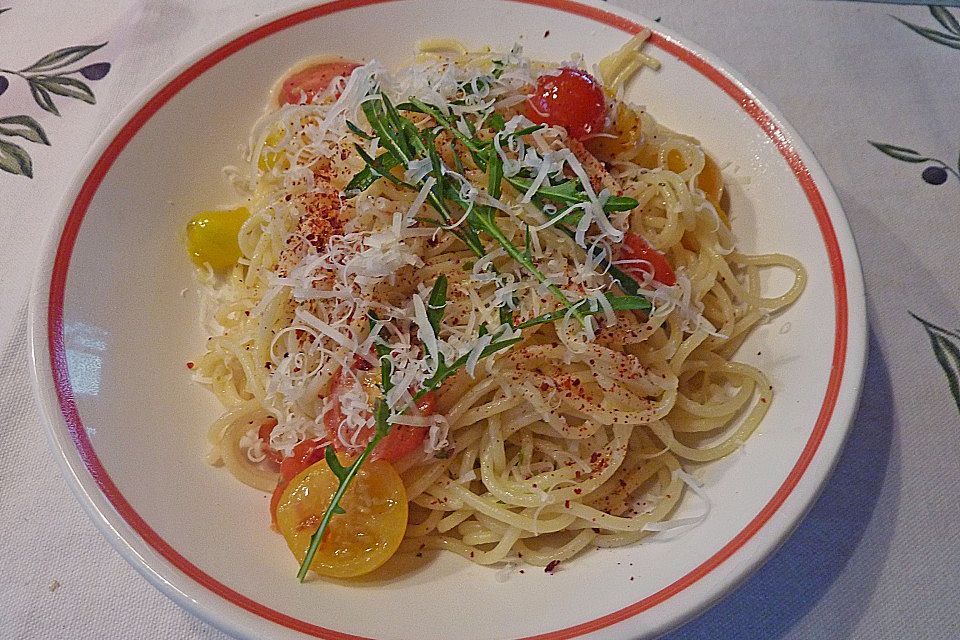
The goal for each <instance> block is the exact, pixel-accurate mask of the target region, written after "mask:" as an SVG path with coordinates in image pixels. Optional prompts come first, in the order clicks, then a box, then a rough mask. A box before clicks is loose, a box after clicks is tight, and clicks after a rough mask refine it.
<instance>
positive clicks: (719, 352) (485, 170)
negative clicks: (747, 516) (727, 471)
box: [194, 34, 806, 566]
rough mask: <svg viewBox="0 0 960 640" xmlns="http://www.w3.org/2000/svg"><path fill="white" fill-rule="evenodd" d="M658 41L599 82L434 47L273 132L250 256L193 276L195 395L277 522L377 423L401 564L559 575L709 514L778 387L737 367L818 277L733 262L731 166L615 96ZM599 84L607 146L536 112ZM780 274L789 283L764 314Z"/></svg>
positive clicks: (261, 136) (251, 199)
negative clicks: (773, 317) (434, 556)
mask: <svg viewBox="0 0 960 640" xmlns="http://www.w3.org/2000/svg"><path fill="white" fill-rule="evenodd" d="M647 35H649V34H641V35H640V36H639V37H638V38H637V39H635V40H632V41H631V42H630V43H628V44H627V46H625V47H624V48H623V49H622V50H621V51H619V52H617V54H615V55H613V56H611V57H610V58H608V59H607V60H605V61H603V62H601V63H600V65H599V66H598V75H600V80H598V81H594V80H593V78H592V77H591V76H590V75H589V74H587V73H586V72H585V71H582V70H580V69H578V67H579V66H580V65H581V64H582V63H581V62H580V61H573V62H570V63H566V64H565V65H547V64H543V63H537V62H533V61H531V60H529V59H527V58H525V57H524V56H523V55H522V52H521V51H520V50H519V48H515V49H514V50H512V51H510V52H506V53H497V52H491V51H486V50H484V51H480V52H469V51H467V50H466V49H465V48H463V47H462V45H459V43H450V42H439V43H428V44H426V45H424V46H422V47H421V52H420V54H418V56H417V58H416V60H415V62H413V63H412V64H411V65H409V66H407V67H405V68H402V69H400V70H397V71H390V70H387V69H385V68H383V67H382V66H380V65H379V64H378V63H376V62H371V63H368V64H365V65H362V66H358V67H356V68H353V65H351V66H350V70H349V71H348V74H349V75H348V77H338V78H336V79H335V80H333V81H332V82H330V84H329V85H328V86H326V87H325V88H323V89H322V90H317V91H316V92H314V94H312V95H311V94H310V92H308V91H306V90H304V91H303V92H302V94H301V95H300V98H301V100H300V101H299V102H301V103H300V104H283V105H281V106H279V107H274V108H271V109H270V110H269V112H268V113H267V114H266V115H265V116H264V117H263V118H261V120H260V121H259V122H258V123H257V124H256V125H255V127H254V129H253V131H252V134H251V138H250V145H249V162H248V164H247V165H246V166H245V167H243V168H241V169H234V170H232V171H231V177H232V179H233V181H234V184H235V185H236V186H237V187H238V189H239V190H240V191H241V193H242V194H243V196H244V202H243V206H244V207H246V209H247V210H248V211H249V217H248V218H247V219H246V221H245V222H243V224H242V227H241V228H240V230H239V234H238V236H237V242H238V247H239V253H240V256H241V257H240V258H239V260H238V261H237V263H236V264H235V266H233V267H231V268H230V269H228V270H227V272H226V273H225V274H223V273H215V272H214V271H213V270H212V269H211V268H210V267H209V265H208V266H207V267H206V268H203V269H200V270H199V271H198V274H199V280H200V282H201V285H202V287H203V290H204V308H203V314H202V315H203V319H204V322H205V324H206V326H207V328H208V329H209V332H210V338H209V339H208V341H207V343H206V349H205V352H204V353H203V354H202V356H201V357H200V358H198V359H197V360H196V366H195V369H194V375H195V379H196V380H197V381H199V382H201V383H204V384H206V385H208V386H209V387H210V388H211V389H212V390H213V392H214V393H215V394H216V395H217V396H218V398H220V400H221V401H222V402H223V404H224V406H225V407H226V410H225V412H224V413H223V415H222V416H221V417H220V419H219V420H217V421H216V422H215V423H214V425H213V426H212V428H211V429H210V442H211V445H212V452H211V461H212V462H215V463H222V464H224V465H225V466H226V467H227V469H228V470H229V471H230V472H231V473H233V474H234V475H235V476H236V477H237V478H238V479H240V480H241V481H242V482H244V483H246V484H248V485H250V486H253V487H255V488H257V489H261V490H264V491H275V492H276V495H275V504H274V510H275V511H274V515H275V516H276V509H277V508H278V507H277V503H276V501H278V500H279V501H284V500H286V501H289V500H291V499H292V497H291V491H293V490H292V489H291V488H289V486H288V485H289V483H290V482H291V481H292V482H293V484H294V485H296V483H297V482H298V481H302V480H292V479H291V478H289V477H284V476H283V475H282V471H283V469H284V465H287V464H292V462H290V461H292V460H301V461H302V460H304V459H305V458H304V456H305V455H306V453H309V451H308V449H309V450H310V451H313V452H316V451H320V452H321V454H316V455H314V457H313V458H312V459H311V461H312V462H314V463H315V464H316V465H321V466H323V465H327V464H329V462H328V461H325V460H323V459H322V458H323V456H322V452H323V451H324V450H325V449H326V447H327V446H330V447H332V448H333V449H335V450H336V451H338V452H340V453H341V455H342V456H343V458H344V459H346V460H350V459H352V457H355V456H356V455H357V454H358V453H359V452H360V451H361V450H362V449H363V448H364V446H365V445H366V444H367V442H368V441H370V439H371V437H372V436H373V434H374V432H375V430H376V429H377V428H378V422H377V420H378V418H377V415H375V414H376V407H380V406H382V407H384V411H385V412H386V414H385V415H389V418H385V419H384V420H385V421H386V422H389V425H390V429H391V433H390V434H389V436H387V438H384V440H383V441H381V442H380V443H379V444H378V445H377V448H375V449H373V453H372V458H379V460H378V464H380V463H381V461H382V464H390V465H391V466H392V467H393V468H394V469H396V471H397V472H399V474H400V475H399V477H400V478H401V479H402V484H403V490H404V493H405V499H406V500H407V501H408V504H409V522H408V523H407V524H406V528H405V532H404V534H403V537H404V540H403V543H402V545H401V548H403V549H406V550H409V551H416V550H420V549H424V548H431V549H446V550H450V551H453V552H455V553H457V554H459V555H461V556H463V557H465V558H468V559H470V560H472V561H474V562H477V563H480V564H485V565H492V564H498V563H504V562H513V561H518V560H519V561H522V562H526V563H529V564H533V565H540V566H548V565H550V564H551V563H554V562H555V561H562V560H567V559H569V558H572V557H573V556H575V555H576V554H578V553H579V552H580V551H582V550H584V549H586V548H588V547H590V546H596V547H613V546H621V545H626V544H631V543H634V542H637V541H639V540H641V539H643V538H644V537H645V536H648V535H651V534H652V533H655V532H658V531H664V530H667V529H671V528H676V527H684V526H690V525H692V524H696V523H697V522H698V521H700V520H701V519H702V517H701V518H676V517H673V515H672V514H673V513H674V512H675V510H676V507H677V505H678V504H679V503H680V501H681V499H682V497H683V495H684V494H685V493H686V492H687V491H688V490H692V491H694V492H697V493H701V494H702V492H701V491H700V489H699V486H698V484H697V482H696V481H695V480H694V479H693V478H692V477H691V476H690V475H689V474H688V473H687V472H686V471H685V470H684V468H685V466H686V465H688V464H690V463H700V462H707V461H711V460H716V459H719V458H722V457H724V456H726V455H729V454H730V453H731V452H732V451H734V450H736V449H737V448H738V447H739V446H740V445H742V444H743V442H744V441H745V440H746V439H747V438H748V437H749V436H750V435H751V433H753V432H754V430H755V429H756V428H757V426H758V425H759V423H760V421H761V420H762V419H763V417H764V415H765V413H766V411H767V409H768V408H769V406H770V402H771V400H772V393H773V391H772V386H771V385H770V383H769V381H768V380H767V378H766V376H765V375H764V374H763V372H761V371H760V370H758V369H757V368H755V367H753V366H750V365H748V364H745V363H742V362H737V361H736V360H734V356H735V353H736V351H737V349H738V347H739V346H740V345H741V344H742V342H743V341H744V340H745V339H746V337H747V336H748V335H749V334H750V332H751V330H752V329H753V328H754V327H756V326H757V325H758V324H760V323H763V322H764V321H765V320H766V319H767V318H768V317H769V316H770V314H772V313H775V312H777V311H779V310H781V309H783V308H785V307H786V306H788V305H790V304H791V303H792V302H793V301H794V300H796V299H797V297H798V296H799V295H800V293H801V291H802V290H803V287H804V283H805V278H806V276H805V271H804V269H803V266H802V265H801V264H800V263H799V262H798V261H797V260H795V259H794V258H791V257H789V256H785V255H780V254H765V255H754V256H750V255H745V254H742V253H740V252H738V251H737V249H736V247H735V242H734V236H733V233H732V231H731V228H730V221H729V218H728V216H727V214H726V213H725V211H724V209H723V205H722V202H723V187H722V180H721V176H720V171H719V169H718V168H717V165H716V164H715V163H714V161H713V160H712V159H711V158H710V157H709V156H708V155H707V154H706V153H705V152H704V151H703V149H702V148H701V146H700V145H699V143H698V142H697V140H695V139H694V138H691V137H689V136H685V135H682V134H679V133H676V132H673V131H671V130H669V129H667V128H666V127H663V126H662V125H660V124H658V123H657V122H656V121H655V120H654V118H653V117H652V116H651V115H650V114H649V113H647V112H646V111H645V110H643V109H640V108H638V107H635V106H632V105H630V104H628V103H627V102H625V101H624V100H623V99H622V98H621V97H620V96H619V95H618V93H622V92H621V91H618V90H619V89H620V88H622V85H623V83H624V82H625V81H626V79H627V78H628V77H629V76H630V75H631V74H632V73H633V72H635V71H636V70H637V68H639V67H640V66H643V65H647V66H654V65H655V64H656V63H655V61H654V60H652V59H651V58H649V57H647V56H645V55H644V54H642V53H640V47H641V45H642V42H643V40H644V39H645V37H646V36H647ZM341 64H342V63H341ZM590 81H593V82H595V83H596V86H597V87H601V89H600V91H601V93H600V94H599V95H600V98H599V102H600V103H601V104H602V105H603V109H604V111H603V113H602V114H601V115H602V119H601V120H600V122H602V123H603V124H602V130H598V131H594V130H592V129H591V127H590V126H586V127H585V128H584V129H583V130H582V131H578V130H575V129H573V128H571V126H570V125H569V124H565V128H564V127H561V126H558V125H557V121H551V118H554V117H555V116H556V114H551V113H550V112H549V110H550V109H554V108H555V107H556V105H555V104H554V105H553V106H550V105H551V104H553V103H544V104H546V105H547V106H546V107H541V106H538V104H537V103H535V102H534V99H533V97H531V94H532V93H533V94H534V95H536V93H537V91H539V89H540V88H541V87H546V88H547V91H546V92H545V93H544V94H543V95H545V96H547V97H550V96H554V95H555V94H556V93H557V91H563V90H565V89H564V87H569V86H572V85H571V83H573V85H576V84H577V83H580V85H577V86H583V87H586V88H587V89H590V87H592V86H593V85H590V84H589V83H590ZM601 81H602V82H601ZM583 83H587V84H586V85H584V84H583ZM285 86H287V85H285ZM590 90H592V89H590ZM551 92H552V93H551ZM287 93H289V91H288V92H287ZM581 103H582V101H580V102H579V103H578V104H581ZM544 109H546V111H544ZM575 131H578V132H577V133H575ZM775 266H776V267H785V268H787V269H789V270H790V271H791V272H792V273H793V274H794V281H793V284H792V285H791V286H790V287H789V289H788V290H787V291H786V292H785V293H783V294H781V295H777V296H774V297H765V295H764V294H763V292H762V291H761V282H760V273H761V271H762V270H763V269H767V268H770V267H775ZM440 282H442V287H440V285H439V284H438V283H440ZM441 288H442V291H441V292H440V293H442V297H438V289H441ZM385 361H386V362H387V363H388V364H387V365H386V366H387V367H388V368H387V369H382V365H383V363H384V362H385ZM456 363H459V364H458V365H457V366H455V367H454V370H451V365H452V364H456ZM438 378H441V379H442V380H441V382H442V384H439V383H438V384H434V383H435V382H436V381H437V379H438ZM427 391H429V393H427ZM386 422H385V423H386ZM298 471H300V474H299V475H298V476H297V478H300V479H302V478H304V477H306V476H305V474H306V473H307V472H305V471H303V470H302V469H298ZM278 479H279V480H280V485H281V486H280V489H277V487H278ZM284 491H286V493H283V492H284ZM281 509H282V508H281ZM348 511H349V509H348ZM314 515H319V514H314ZM338 517H341V516H338V515H334V516H333V520H332V521H333V522H335V521H336V518H338ZM311 522H312V523H313V525H312V526H313V528H316V524H317V522H318V520H317V519H314V520H311ZM282 528H283V526H282V524H281V529H282ZM288 540H289V538H288ZM293 546H294V545H293V544H292V543H291V548H293ZM394 548H395V547H394ZM295 552H296V551H295ZM297 553H298V555H301V557H302V553H300V552H297ZM391 553H392V551H391Z"/></svg>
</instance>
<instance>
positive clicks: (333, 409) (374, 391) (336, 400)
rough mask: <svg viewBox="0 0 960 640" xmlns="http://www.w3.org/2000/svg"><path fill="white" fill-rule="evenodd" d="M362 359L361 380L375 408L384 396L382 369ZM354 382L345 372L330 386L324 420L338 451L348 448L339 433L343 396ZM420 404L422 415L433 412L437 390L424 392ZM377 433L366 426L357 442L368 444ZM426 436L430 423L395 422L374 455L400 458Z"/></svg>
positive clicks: (384, 458)
mask: <svg viewBox="0 0 960 640" xmlns="http://www.w3.org/2000/svg"><path fill="white" fill-rule="evenodd" d="M361 362H362V365H366V366H357V367H355V369H358V371H357V372H358V373H359V374H360V384H361V386H362V387H363V389H364V391H366V393H367V399H368V401H369V406H370V407H371V408H372V407H373V403H374V402H376V400H377V398H379V397H380V387H379V386H378V384H377V382H378V380H379V378H380V370H379V369H372V368H368V367H369V365H368V363H367V362H366V361H365V360H364V361H361ZM352 384H353V380H352V376H351V375H347V374H342V375H340V376H337V377H335V378H334V379H333V384H332V385H331V386H330V398H331V400H332V402H331V403H330V409H329V410H328V411H327V412H326V413H325V414H324V416H323V424H324V426H326V428H327V437H328V438H329V439H330V440H331V441H333V446H334V448H335V449H336V450H337V451H343V450H344V447H343V445H342V444H341V442H340V439H339V438H338V437H337V432H338V431H339V429H340V425H341V423H343V421H344V419H345V417H346V416H345V415H344V413H343V407H342V405H341V397H342V396H343V394H344V392H345V391H346V390H347V389H349V385H352ZM417 408H418V409H419V410H420V413H421V414H422V415H425V416H428V415H432V414H433V412H434V411H435V408H436V396H435V394H434V393H433V392H432V391H431V392H428V393H426V394H424V396H423V397H422V398H420V400H418V401H417ZM373 435H374V430H373V428H372V427H363V428H362V429H361V431H360V433H359V434H358V436H357V444H359V445H361V446H363V445H366V443H368V442H370V440H371V439H372V438H373ZM426 436H427V428H426V427H413V426H409V425H402V424H398V425H394V426H393V427H392V428H391V429H390V433H388V434H387V435H386V437H384V439H383V440H381V441H380V443H379V444H378V445H377V447H376V448H375V449H374V450H373V453H372V454H371V456H372V457H373V458H374V459H381V460H399V459H400V458H402V457H404V456H405V455H407V454H409V453H412V452H414V451H416V450H417V449H418V448H419V447H420V446H421V445H422V444H423V439H424V438H425V437H426Z"/></svg>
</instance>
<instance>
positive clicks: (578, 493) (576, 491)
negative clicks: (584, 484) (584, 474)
mask: <svg viewBox="0 0 960 640" xmlns="http://www.w3.org/2000/svg"><path fill="white" fill-rule="evenodd" d="M573 492H574V493H575V494H577V495H580V494H581V493H583V489H581V488H580V487H577V488H576V489H574V490H573Z"/></svg>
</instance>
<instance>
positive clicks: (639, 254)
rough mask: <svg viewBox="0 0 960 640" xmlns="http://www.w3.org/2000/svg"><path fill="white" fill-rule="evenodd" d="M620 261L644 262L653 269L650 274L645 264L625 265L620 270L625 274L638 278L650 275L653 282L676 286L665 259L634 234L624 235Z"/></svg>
mask: <svg viewBox="0 0 960 640" xmlns="http://www.w3.org/2000/svg"><path fill="white" fill-rule="evenodd" d="M620 259H621V260H644V261H646V262H649V263H650V265H651V266H652V268H653V273H652V274H651V273H650V267H648V266H647V265H645V264H625V265H623V267H622V268H623V270H624V271H626V272H627V273H632V274H634V275H636V276H637V277H639V278H643V277H644V276H646V275H652V276H653V279H654V280H656V281H657V282H662V283H663V284H665V285H668V286H673V285H675V284H677V276H676V274H674V272H673V267H671V266H670V263H669V262H668V261H667V257H666V256H665V255H663V254H662V253H660V252H659V251H657V250H656V249H654V248H653V247H651V246H650V245H649V244H647V241H646V240H644V239H643V238H642V237H641V236H639V235H637V234H635V233H630V232H629V231H628V232H627V233H625V234H624V236H623V247H622V248H621V252H620Z"/></svg>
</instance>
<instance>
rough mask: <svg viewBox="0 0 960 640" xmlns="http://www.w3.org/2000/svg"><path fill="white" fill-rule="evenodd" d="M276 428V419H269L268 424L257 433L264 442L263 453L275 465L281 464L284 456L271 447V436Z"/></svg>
mask: <svg viewBox="0 0 960 640" xmlns="http://www.w3.org/2000/svg"><path fill="white" fill-rule="evenodd" d="M276 426H277V419H276V418H269V419H267V421H266V422H264V423H263V424H262V425H260V429H259V430H258V431H257V437H259V438H260V439H261V440H263V453H264V454H266V456H267V460H269V461H270V462H273V463H275V464H280V462H281V460H283V456H282V455H281V454H280V452H279V451H277V450H276V449H274V448H273V447H271V446H270V434H271V433H273V428H274V427H276Z"/></svg>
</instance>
